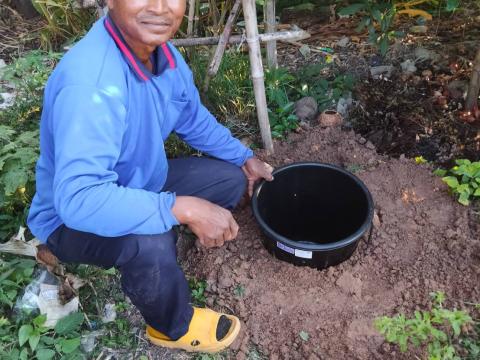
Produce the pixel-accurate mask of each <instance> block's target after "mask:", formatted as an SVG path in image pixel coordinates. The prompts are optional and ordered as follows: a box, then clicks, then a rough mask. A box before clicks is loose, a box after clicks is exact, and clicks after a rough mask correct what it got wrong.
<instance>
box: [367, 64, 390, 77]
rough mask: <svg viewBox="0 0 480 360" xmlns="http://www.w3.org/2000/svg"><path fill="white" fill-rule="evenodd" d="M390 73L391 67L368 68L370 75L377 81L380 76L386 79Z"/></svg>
mask: <svg viewBox="0 0 480 360" xmlns="http://www.w3.org/2000/svg"><path fill="white" fill-rule="evenodd" d="M392 71H393V66H392V65H381V66H372V67H371V68H370V74H371V75H372V77H373V78H374V79H377V78H379V77H380V76H384V77H387V78H388V77H390V76H391V75H392Z"/></svg>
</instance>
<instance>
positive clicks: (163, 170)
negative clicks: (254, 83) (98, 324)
mask: <svg viewBox="0 0 480 360" xmlns="http://www.w3.org/2000/svg"><path fill="white" fill-rule="evenodd" d="M108 7H109V15H108V16H107V17H106V18H104V19H101V20H100V21H98V22H97V23H96V24H95V25H94V26H93V27H92V29H91V30H90V31H89V32H88V34H87V35H86V36H85V37H84V38H83V39H82V40H81V41H80V42H78V44H76V45H75V46H74V47H73V48H72V49H71V50H70V51H69V52H68V53H67V54H66V55H65V56H64V57H63V59H62V61H61V62H60V63H59V64H58V66H57V68H56V69H55V71H54V72H53V74H52V75H51V77H50V79H49V81H48V84H47V87H46V89H45V99H44V109H43V113H42V120H41V126H40V148H41V149H40V158H39V160H38V164H37V193H36V195H35V197H34V199H33V202H32V207H31V210H30V214H29V219H28V224H29V227H30V229H31V231H32V233H33V234H35V235H36V236H37V237H38V238H39V239H40V240H41V241H43V242H45V243H46V244H47V246H48V247H49V248H50V250H51V251H52V252H53V253H54V254H55V255H56V256H57V257H58V258H59V259H60V260H62V261H64V262H75V263H85V264H94V265H98V266H102V267H106V268H109V267H112V266H115V267H116V268H118V269H119V271H120V273H121V275H122V280H121V281H122V288H123V290H124V292H125V293H126V294H127V295H128V296H129V298H130V299H131V301H132V303H133V304H134V305H135V306H136V307H137V308H138V309H139V310H140V312H141V313H142V315H143V317H144V318H145V321H146V323H147V336H148V338H149V339H150V340H151V341H152V342H153V343H154V344H157V345H162V346H167V347H171V348H179V349H185V350H188V351H202V352H216V351H220V350H222V349H224V348H225V347H227V346H229V345H230V344H231V343H232V342H233V340H234V339H235V337H236V336H237V335H238V332H239V329H240V322H239V320H238V319H237V318H236V317H234V316H229V315H225V314H219V313H217V312H214V311H212V310H208V309H197V308H193V307H192V306H191V305H190V292H189V289H188V284H187V281H186V279H185V276H184V274H183V272H182V270H181V269H180V267H179V266H178V264H177V261H176V248H175V243H176V235H175V232H174V231H173V230H172V226H174V225H178V224H185V225H187V226H188V227H189V228H190V229H191V230H192V231H193V232H194V233H195V234H196V236H197V237H198V239H199V241H200V243H201V244H203V245H204V246H206V247H214V246H222V245H223V244H224V242H225V241H231V240H233V239H234V238H235V237H236V236H237V232H238V225H237V223H236V222H235V220H234V219H233V217H232V214H231V213H230V211H229V210H230V209H232V208H234V207H235V205H236V204H237V203H238V202H239V200H240V198H241V197H242V195H243V193H244V192H245V187H246V184H247V183H248V189H249V193H250V194H251V192H252V189H253V184H254V182H255V181H258V180H260V179H262V178H264V179H267V180H271V179H272V175H271V168H270V167H269V166H268V165H267V164H265V163H263V162H261V161H260V160H258V159H257V158H255V156H254V155H253V153H252V151H251V150H250V149H248V148H246V147H244V146H243V145H242V144H241V143H240V142H239V141H238V140H237V139H235V138H233V137H232V136H231V134H230V132H229V131H228V130H227V129H226V128H224V127H223V126H221V125H219V124H218V123H217V122H216V120H215V119H214V118H213V116H212V115H211V114H210V113H209V112H208V111H207V110H206V108H205V107H203V105H202V104H201V103H200V99H199V96H198V91H197V89H196V88H195V85H194V83H193V78H192V74H191V72H190V70H189V68H188V66H187V65H186V63H185V62H184V60H183V59H182V57H181V55H180V54H179V52H178V51H177V50H176V49H175V48H174V47H173V46H171V45H170V44H168V43H167V41H168V40H169V39H170V38H171V37H172V36H173V35H174V34H175V32H176V31H177V30H178V27H179V26H180V23H181V21H182V17H183V14H184V12H185V0H182V1H179V0H157V1H153V0H109V1H108ZM172 131H174V132H176V133H177V134H178V135H179V136H180V137H181V138H183V139H184V140H185V141H186V142H188V143H189V144H190V145H192V146H193V147H195V148H197V149H199V150H201V151H203V152H205V153H207V154H208V155H210V156H212V157H215V158H216V159H211V158H206V157H204V158H188V159H176V160H167V159H166V155H165V151H164V147H163V141H164V140H165V139H166V138H167V136H168V135H169V134H170V133H171V132H172ZM242 170H243V171H242Z"/></svg>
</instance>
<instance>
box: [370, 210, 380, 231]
mask: <svg viewBox="0 0 480 360" xmlns="http://www.w3.org/2000/svg"><path fill="white" fill-rule="evenodd" d="M372 222H373V226H374V227H375V228H377V229H378V228H379V227H380V226H381V225H382V223H381V222H380V218H379V217H378V214H377V212H376V211H375V213H374V214H373V221H372Z"/></svg>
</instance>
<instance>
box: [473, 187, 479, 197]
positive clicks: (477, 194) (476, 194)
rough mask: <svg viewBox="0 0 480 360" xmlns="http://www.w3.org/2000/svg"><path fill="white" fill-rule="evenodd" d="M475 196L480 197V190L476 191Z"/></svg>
mask: <svg viewBox="0 0 480 360" xmlns="http://www.w3.org/2000/svg"><path fill="white" fill-rule="evenodd" d="M473 196H480V188H478V189H477V190H475V192H474V193H473Z"/></svg>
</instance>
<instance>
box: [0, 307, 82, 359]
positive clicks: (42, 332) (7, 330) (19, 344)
mask: <svg viewBox="0 0 480 360" xmlns="http://www.w3.org/2000/svg"><path fill="white" fill-rule="evenodd" d="M2 319H3V321H1V322H0V323H1V326H0V339H2V343H3V345H4V346H2V348H1V349H0V358H2V359H12V360H17V359H20V360H26V359H31V358H33V357H35V358H36V359H39V360H49V359H53V358H54V357H56V356H63V358H67V357H68V359H84V356H83V355H82V353H81V352H80V348H79V347H80V333H79V330H80V327H81V326H82V323H83V319H84V316H83V314H82V313H72V314H70V315H68V316H66V317H64V318H63V319H60V320H59V321H58V323H57V324H56V325H55V328H54V329H49V328H47V327H45V326H44V324H45V321H46V315H38V316H37V317H35V318H33V319H32V320H31V321H30V322H28V323H23V324H11V323H10V322H9V321H8V320H6V319H5V318H2ZM17 329H18V330H17Z"/></svg>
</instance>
